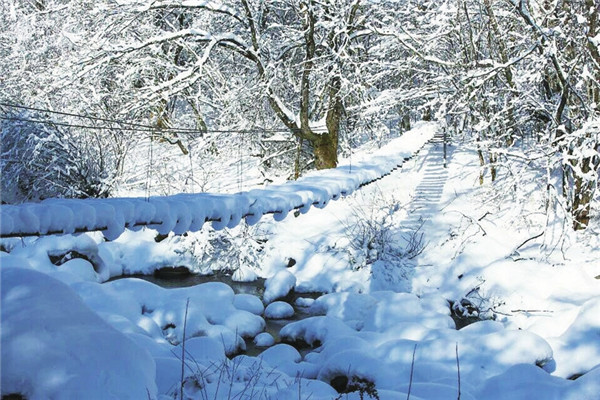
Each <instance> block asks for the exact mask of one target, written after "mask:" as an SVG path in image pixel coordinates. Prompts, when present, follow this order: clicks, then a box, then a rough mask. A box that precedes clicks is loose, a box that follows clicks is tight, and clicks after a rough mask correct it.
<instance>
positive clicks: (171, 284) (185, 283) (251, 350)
mask: <svg viewBox="0 0 600 400" xmlns="http://www.w3.org/2000/svg"><path fill="white" fill-rule="evenodd" d="M124 278H139V279H143V280H145V281H148V282H152V283H154V284H156V285H158V286H161V287H163V288H167V289H172V288H181V287H190V286H196V285H200V284H202V283H207V282H221V283H225V284H226V285H228V286H229V287H231V288H232V289H233V291H234V293H235V294H240V293H245V294H251V295H254V296H257V297H259V298H260V299H261V300H262V298H263V293H264V290H265V279H262V278H259V279H257V280H255V281H252V282H237V281H234V280H233V279H231V275H230V274H226V273H221V272H216V273H214V274H211V275H198V274H191V273H186V272H185V271H184V272H183V273H172V274H171V273H166V274H164V275H163V274H161V273H158V274H156V273H155V274H154V275H142V274H135V275H124V276H118V277H114V278H111V279H110V280H109V281H114V280H118V279H124ZM322 294H323V293H319V292H311V293H296V292H294V291H293V290H292V291H291V292H290V293H289V294H288V295H287V296H286V297H284V298H282V299H279V300H281V301H285V302H286V303H289V304H290V305H291V306H292V307H294V315H293V316H292V317H291V318H289V319H267V318H265V323H266V328H265V332H268V333H270V334H271V336H273V338H274V339H275V343H276V344H277V343H280V342H281V339H280V337H279V332H280V331H281V329H282V328H283V327H284V326H286V325H287V324H289V323H291V322H295V321H300V320H303V319H305V318H308V317H310V316H311V314H309V312H308V308H307V307H299V306H297V305H296V299H298V298H311V299H316V298H318V297H319V296H321V295H322ZM263 318H264V317H263ZM292 345H294V347H296V349H297V350H298V351H299V352H300V354H302V356H304V355H305V354H306V353H308V352H309V351H310V350H311V348H310V347H309V346H307V345H305V346H302V345H300V344H292ZM264 350H265V347H257V346H256V345H255V344H254V342H253V339H252V338H249V339H246V351H245V352H244V353H243V354H246V355H249V356H256V355H258V354H260V353H261V352H262V351H264Z"/></svg>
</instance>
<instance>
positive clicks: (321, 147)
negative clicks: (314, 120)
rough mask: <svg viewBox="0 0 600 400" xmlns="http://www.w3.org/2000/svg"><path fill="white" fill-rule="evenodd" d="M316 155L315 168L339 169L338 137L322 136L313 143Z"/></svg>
mask: <svg viewBox="0 0 600 400" xmlns="http://www.w3.org/2000/svg"><path fill="white" fill-rule="evenodd" d="M311 143H312V146H313V151H314V154H315V168H317V169H327V168H335V167H337V135H335V137H334V136H332V135H331V134H324V135H320V136H319V138H317V139H315V140H313V141H311Z"/></svg>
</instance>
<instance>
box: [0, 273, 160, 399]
mask: <svg viewBox="0 0 600 400" xmlns="http://www.w3.org/2000/svg"><path fill="white" fill-rule="evenodd" d="M0 273H1V274H2V393H3V394H8V393H22V394H24V395H25V396H26V397H28V398H56V399H74V398H119V399H140V398H147V397H148V396H150V397H155V396H156V393H157V388H156V384H155V381H154V376H155V366H154V361H153V360H152V358H151V356H150V354H149V353H148V352H147V351H146V350H144V349H143V348H141V347H139V346H138V345H137V344H136V343H135V342H134V341H132V340H131V339H129V338H127V336H125V335H124V334H123V333H121V332H119V331H117V330H116V329H114V328H112V327H111V326H110V325H108V324H107V323H106V322H104V321H103V320H102V319H101V318H100V317H99V316H98V315H97V314H96V313H94V312H93V311H92V310H91V309H90V308H89V307H87V306H86V305H85V304H84V303H83V302H82V300H81V298H80V297H79V296H77V294H76V293H75V292H74V291H73V290H72V289H71V288H69V287H68V286H67V285H65V284H64V283H61V282H59V281H57V280H56V279H53V278H50V277H49V276H47V275H45V274H43V273H40V272H36V271H33V270H29V269H25V268H10V267H4V266H3V267H2V268H0ZM32 316H33V318H32Z"/></svg>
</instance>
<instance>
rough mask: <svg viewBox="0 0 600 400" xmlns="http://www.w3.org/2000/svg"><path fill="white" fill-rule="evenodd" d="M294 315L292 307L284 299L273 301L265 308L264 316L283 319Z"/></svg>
mask: <svg viewBox="0 0 600 400" xmlns="http://www.w3.org/2000/svg"><path fill="white" fill-rule="evenodd" d="M293 315H294V307H292V306H291V305H289V304H288V303H286V302H284V301H275V302H273V303H271V304H269V305H268V306H267V308H266V309H265V318H270V319H285V318H290V317H291V316H293Z"/></svg>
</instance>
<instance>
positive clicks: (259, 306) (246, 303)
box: [233, 293, 265, 315]
mask: <svg viewBox="0 0 600 400" xmlns="http://www.w3.org/2000/svg"><path fill="white" fill-rule="evenodd" d="M233 305H234V306H235V308H237V309H238V310H244V311H248V312H251V313H252V314H255V315H262V313H263V312H264V311H265V306H264V305H263V303H262V301H261V300H260V298H258V297H257V296H254V295H251V294H247V293H239V294H236V295H235V297H234V298H233Z"/></svg>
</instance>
